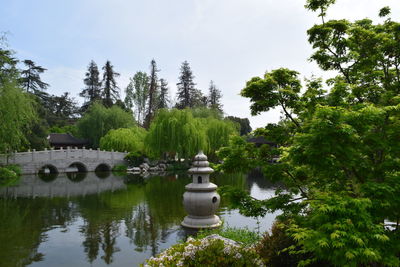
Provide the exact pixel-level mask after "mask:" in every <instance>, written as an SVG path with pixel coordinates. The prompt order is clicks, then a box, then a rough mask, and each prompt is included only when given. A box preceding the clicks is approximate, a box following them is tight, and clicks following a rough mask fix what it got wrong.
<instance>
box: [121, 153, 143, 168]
mask: <svg viewBox="0 0 400 267" xmlns="http://www.w3.org/2000/svg"><path fill="white" fill-rule="evenodd" d="M145 157H146V156H145V155H144V154H143V153H142V152H140V151H134V152H130V153H129V154H128V155H126V156H125V160H126V161H127V162H128V165H129V166H136V167H137V166H139V165H140V164H142V163H143V162H144V158H145Z"/></svg>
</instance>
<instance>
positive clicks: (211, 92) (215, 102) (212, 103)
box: [207, 81, 223, 112]
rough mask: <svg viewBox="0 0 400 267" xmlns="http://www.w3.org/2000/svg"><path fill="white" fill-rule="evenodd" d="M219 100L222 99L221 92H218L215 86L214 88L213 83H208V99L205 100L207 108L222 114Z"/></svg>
mask: <svg viewBox="0 0 400 267" xmlns="http://www.w3.org/2000/svg"><path fill="white" fill-rule="evenodd" d="M221 98H222V94H221V90H219V89H218V88H217V86H215V84H214V82H213V81H210V87H209V88H208V98H207V102H208V107H209V108H212V109H216V110H218V111H220V112H223V110H222V104H221Z"/></svg>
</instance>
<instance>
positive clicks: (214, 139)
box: [201, 118, 238, 159]
mask: <svg viewBox="0 0 400 267" xmlns="http://www.w3.org/2000/svg"><path fill="white" fill-rule="evenodd" d="M201 121H202V124H203V125H204V129H205V134H206V136H207V145H208V147H207V149H206V151H207V152H208V155H209V157H210V158H211V159H216V151H217V150H218V149H219V148H221V147H224V146H227V145H228V144H229V138H230V136H231V135H238V130H237V127H236V125H235V124H234V123H233V122H231V121H227V120H218V119H212V118H208V119H201Z"/></svg>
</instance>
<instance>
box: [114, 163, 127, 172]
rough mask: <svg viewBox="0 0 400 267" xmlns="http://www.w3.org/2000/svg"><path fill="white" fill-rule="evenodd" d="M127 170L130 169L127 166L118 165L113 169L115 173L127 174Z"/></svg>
mask: <svg viewBox="0 0 400 267" xmlns="http://www.w3.org/2000/svg"><path fill="white" fill-rule="evenodd" d="M127 168H128V167H127V166H126V165H122V164H118V165H115V166H114V167H113V168H112V171H113V172H126V170H127Z"/></svg>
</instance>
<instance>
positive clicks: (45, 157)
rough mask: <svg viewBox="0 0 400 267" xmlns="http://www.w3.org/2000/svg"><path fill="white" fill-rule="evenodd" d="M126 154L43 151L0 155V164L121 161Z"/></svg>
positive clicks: (97, 151) (89, 150)
mask: <svg viewBox="0 0 400 267" xmlns="http://www.w3.org/2000/svg"><path fill="white" fill-rule="evenodd" d="M126 154H127V153H126V152H117V151H104V150H103V151H102V150H100V149H97V150H92V149H86V148H83V149H79V148H70V147H69V148H67V149H59V150H55V149H45V150H43V151H35V150H32V151H27V152H15V153H13V154H11V155H9V156H8V160H7V155H4V154H0V164H3V165H4V164H7V163H8V164H26V163H32V162H47V161H52V160H62V159H98V160H116V161H118V160H123V159H124V157H125V156H126Z"/></svg>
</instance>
